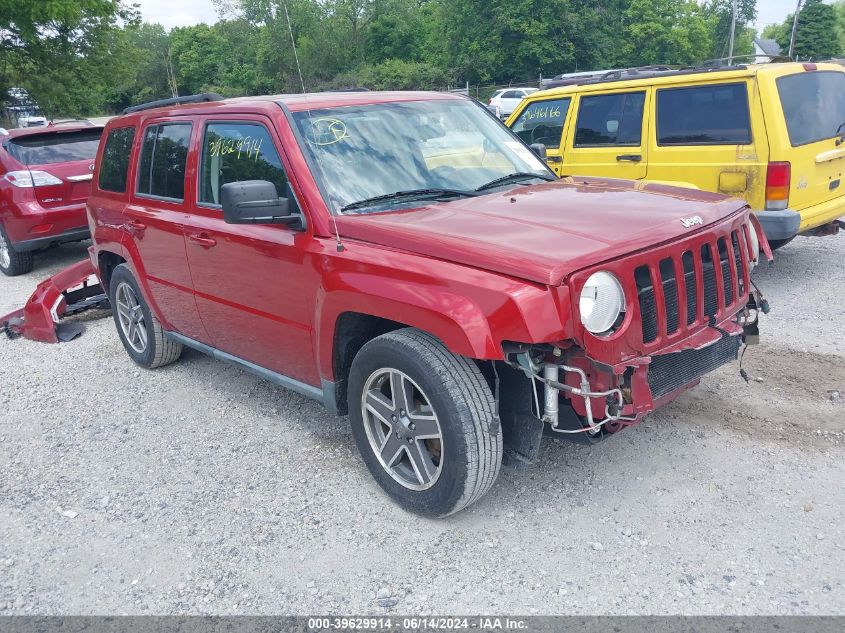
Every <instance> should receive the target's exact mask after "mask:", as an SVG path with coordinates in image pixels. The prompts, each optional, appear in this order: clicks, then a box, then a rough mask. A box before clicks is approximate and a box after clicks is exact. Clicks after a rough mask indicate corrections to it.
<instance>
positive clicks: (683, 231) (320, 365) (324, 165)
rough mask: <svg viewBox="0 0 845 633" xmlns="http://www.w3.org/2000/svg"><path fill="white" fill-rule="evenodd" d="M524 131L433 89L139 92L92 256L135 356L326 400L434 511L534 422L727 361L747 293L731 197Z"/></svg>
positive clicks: (684, 384) (530, 437) (101, 205)
mask: <svg viewBox="0 0 845 633" xmlns="http://www.w3.org/2000/svg"><path fill="white" fill-rule="evenodd" d="M543 152H544V148H543V147H542V146H532V147H528V146H526V145H525V144H524V143H523V142H522V141H520V139H519V138H518V137H516V136H515V135H514V134H513V133H511V131H510V130H508V129H507V128H506V127H504V126H503V125H502V124H501V123H500V122H499V121H497V120H496V119H495V117H494V116H492V115H491V114H490V113H489V112H487V111H486V110H485V109H484V107H483V106H481V105H480V104H478V103H476V102H474V101H471V100H469V99H466V98H463V97H459V96H455V95H447V94H439V93H413V92H405V93H373V92H366V93H365V92H359V93H334V94H333V93H324V94H313V95H297V96H276V97H261V98H243V99H230V100H222V99H221V98H219V97H217V96H215V95H200V96H196V97H186V98H179V99H175V100H168V101H165V102H157V103H154V104H149V105H146V106H137V107H135V108H131V109H129V110H128V111H127V112H126V113H125V114H124V115H123V116H120V117H118V118H116V119H113V120H112V121H110V122H109V124H108V125H107V126H106V132H105V136H104V141H103V143H102V144H101V147H100V151H99V155H98V157H97V166H96V168H95V170H94V186H93V192H92V195H91V197H90V198H89V200H88V212H89V223H90V228H91V233H92V236H93V239H94V246H93V248H92V249H91V253H92V260H93V263H94V265H95V266H96V267H97V269H98V273H99V277H100V279H101V281H102V283H103V284H104V286H105V287H106V289H107V291H108V293H109V297H110V300H111V304H112V306H113V309H114V320H115V324H116V327H117V332H118V334H119V336H120V338H121V340H122V342H123V345H124V347H125V348H126V351H127V352H128V354H129V356H130V357H131V358H132V359H133V360H134V361H135V362H136V363H138V364H139V365H141V366H144V367H148V368H155V367H160V366H163V365H166V364H168V363H172V362H174V361H175V360H177V359H178V358H179V355H180V353H181V351H182V348H183V346H188V347H191V348H194V349H197V350H200V351H202V352H205V353H207V354H210V355H212V356H214V357H215V358H218V359H221V360H226V361H229V362H233V363H236V364H237V365H239V366H240V367H242V368H244V369H247V370H249V371H251V372H254V373H256V374H258V375H259V376H262V377H264V378H266V379H267V380H269V381H271V382H273V383H275V384H277V385H281V386H283V387H287V388H289V389H292V390H293V391H296V392H298V393H300V394H303V395H305V396H308V397H311V398H314V399H316V400H318V401H320V402H322V403H323V404H324V405H325V406H326V407H327V408H328V409H329V410H331V411H332V412H335V413H337V414H340V415H343V414H346V413H348V414H349V418H350V423H351V427H352V433H353V436H354V438H355V441H356V443H357V445H358V448H359V450H360V452H361V455H362V457H363V460H364V462H365V463H366V465H367V467H368V468H369V470H370V472H371V473H372V475H373V477H374V478H375V479H376V481H377V482H378V483H379V484H380V485H381V487H382V488H383V489H384V490H385V491H386V492H387V493H388V494H389V495H390V496H391V497H393V498H394V499H395V500H396V501H398V502H399V503H400V504H401V505H402V506H403V507H405V508H407V509H409V510H411V511H414V512H418V513H420V514H424V515H429V516H444V515H447V514H450V513H452V512H456V511H458V510H460V509H461V508H464V507H466V506H467V505H469V504H471V503H473V502H474V501H476V500H478V499H479V498H480V497H481V496H482V495H483V494H484V493H485V492H487V490H489V489H490V487H491V486H492V485H493V482H494V481H495V480H496V477H497V475H498V473H499V467H500V464H501V462H502V459H503V456H504V457H505V458H507V459H509V460H512V461H516V462H531V461H533V460H534V459H535V458H536V457H537V454H538V450H539V446H540V441H541V438H542V436H543V434H544V432H545V433H546V434H550V435H554V436H557V437H569V438H579V439H581V440H583V441H585V442H595V441H598V440H600V439H602V438H604V437H607V436H609V435H611V434H614V433H616V432H618V431H620V430H621V429H623V428H625V427H626V426H630V425H633V424H635V423H637V422H638V421H640V420H641V419H642V418H643V416H645V415H646V414H647V413H649V412H650V411H652V410H654V409H655V408H656V407H658V406H660V405H662V404H664V403H666V402H668V401H670V400H672V399H673V398H675V397H677V396H678V395H679V394H680V393H681V392H683V391H684V390H685V389H688V388H689V387H691V386H693V385H695V384H696V383H697V382H698V380H699V378H700V377H701V376H702V375H703V374H705V373H707V372H710V371H712V370H713V369H715V368H717V367H719V366H720V365H722V364H724V363H727V362H730V361H732V360H735V359H736V358H737V353H738V351H739V350H740V348H741V347H742V346H743V345H744V344H745V343H748V342H754V339H756V337H757V329H756V323H757V313H758V310H760V309H764V308H765V307H766V306H765V302H764V301H763V300H762V298H761V297H760V296H759V293H757V291H756V290H755V289H754V288H753V285H752V283H751V278H750V274H751V270H752V268H753V267H754V265H755V264H756V263H757V260H758V253H759V249H760V248H761V247H762V248H763V250H764V251H765V252H766V253H767V254H769V253H770V251H769V250H768V245H767V243H766V242H765V238H764V237H763V236H762V235H760V232H759V226H758V224H757V222H756V220H755V219H754V218H753V216H751V214H750V213H749V210H748V207H747V206H746V204H745V203H743V202H741V201H739V200H734V199H730V198H726V197H724V196H720V195H716V194H713V193H706V192H700V191H694V190H687V189H675V188H671V187H665V186H659V185H649V184H643V183H631V182H628V181H622V180H611V179H591V178H578V179H570V178H564V179H562V180H558V179H556V178H555V177H554V175H553V174H552V173H551V172H550V171H549V170H548V168H547V167H546V166H545V164H544V162H543V161H542V160H541V158H540V157H539V156H538V155H540V156H542V154H543ZM221 422H224V423H225V421H221Z"/></svg>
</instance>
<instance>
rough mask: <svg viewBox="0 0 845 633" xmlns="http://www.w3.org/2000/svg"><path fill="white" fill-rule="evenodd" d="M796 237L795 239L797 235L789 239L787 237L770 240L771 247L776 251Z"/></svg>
mask: <svg viewBox="0 0 845 633" xmlns="http://www.w3.org/2000/svg"><path fill="white" fill-rule="evenodd" d="M794 239H795V236H794V235H793V236H792V237H790V238H789V239H785V240H769V248H771V249H772V250H773V251H776V250H777V249H779V248H783V247H784V246H786V245H787V244H789V243H790V242H791V241H792V240H794Z"/></svg>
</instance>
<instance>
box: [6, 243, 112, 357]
mask: <svg viewBox="0 0 845 633" xmlns="http://www.w3.org/2000/svg"><path fill="white" fill-rule="evenodd" d="M96 274H97V271H96V269H95V268H94V265H93V263H92V262H91V261H90V260H88V259H86V260H83V261H81V262H78V263H76V264H74V265H72V266H68V267H67V268H65V269H64V270H62V271H61V272H59V273H56V274H55V275H53V276H52V277H50V278H48V279H45V280H44V281H42V282H41V283H40V284H38V287H37V288H36V289H35V292H33V293H32V295H31V296H30V297H29V300H28V301H27V302H26V305H24V307H22V308H19V309H18V310H15V311H14V312H12V313H10V314H7V315H5V316H3V317H0V325H2V326H3V327H4V328H8V331H9V334H10V335H12V336H23V337H24V338H27V339H29V340H31V341H38V342H39V343H58V342H59V339H58V336H57V335H56V324H57V321H58V320H59V319H61V318H62V316H63V315H64V313H65V309H66V308H67V303H66V296H65V293H66V292H67V291H68V290H70V289H72V288H75V287H81V286H83V285H85V284H87V283H89V282H95V281H96Z"/></svg>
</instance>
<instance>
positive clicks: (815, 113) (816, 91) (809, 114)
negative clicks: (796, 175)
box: [777, 71, 845, 147]
mask: <svg viewBox="0 0 845 633" xmlns="http://www.w3.org/2000/svg"><path fill="white" fill-rule="evenodd" d="M777 87H778V95H779V96H780V103H781V107H782V108H783V118H784V119H785V120H786V129H787V132H788V133H789V142H790V143H791V144H792V146H793V147H797V146H799V145H807V144H808V143H815V142H817V141H822V140H825V139H829V138H833V137H834V136H836V135H837V134H839V133H841V132H842V131H845V73H841V72H837V71H812V72H799V73H797V74H794V75H786V76H785V77H780V78H778V79H777ZM840 126H842V129H841V130H840V129H839V128H840Z"/></svg>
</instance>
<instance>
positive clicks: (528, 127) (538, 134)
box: [511, 97, 570, 149]
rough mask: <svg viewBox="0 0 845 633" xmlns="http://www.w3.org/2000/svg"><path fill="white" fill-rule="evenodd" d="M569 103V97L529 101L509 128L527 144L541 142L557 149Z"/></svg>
mask: <svg viewBox="0 0 845 633" xmlns="http://www.w3.org/2000/svg"><path fill="white" fill-rule="evenodd" d="M569 103H570V99H569V97H567V98H566V99H550V100H548V101H534V102H533V103H529V104H528V105H527V106H526V107H525V109H524V110H523V111H522V113H521V114H520V115H519V118H518V119H517V120H516V121H514V124H513V126H512V127H511V129H512V130H513V131H514V133H515V134H516V135H517V136H518V137H519V138H521V139H522V140H523V141H525V142H526V143H528V144H529V145H531V143H542V144H543V145H545V146H546V147H547V148H549V149H557V148H559V147H560V138H561V136H562V135H563V124H564V122H565V121H566V113H567V112H568V111H569Z"/></svg>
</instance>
